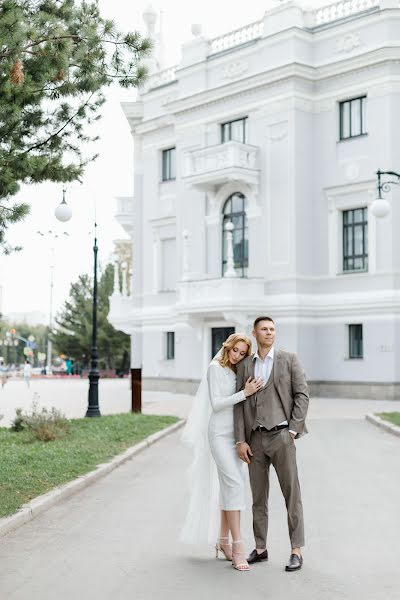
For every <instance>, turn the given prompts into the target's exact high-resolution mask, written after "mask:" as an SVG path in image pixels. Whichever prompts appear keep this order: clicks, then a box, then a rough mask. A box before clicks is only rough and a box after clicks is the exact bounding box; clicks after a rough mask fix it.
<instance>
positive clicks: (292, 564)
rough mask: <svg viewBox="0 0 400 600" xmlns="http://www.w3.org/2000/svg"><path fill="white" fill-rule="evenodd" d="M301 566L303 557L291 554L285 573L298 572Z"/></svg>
mask: <svg viewBox="0 0 400 600" xmlns="http://www.w3.org/2000/svg"><path fill="white" fill-rule="evenodd" d="M302 566H303V557H302V556H298V555H297V554H291V555H290V558H289V562H288V563H287V565H286V567H285V571H299V570H300V569H301V567H302Z"/></svg>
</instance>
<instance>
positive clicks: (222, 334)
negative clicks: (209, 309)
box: [211, 327, 235, 358]
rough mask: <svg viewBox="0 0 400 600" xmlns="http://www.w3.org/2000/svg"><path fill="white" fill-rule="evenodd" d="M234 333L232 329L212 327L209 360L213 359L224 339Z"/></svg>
mask: <svg viewBox="0 0 400 600" xmlns="http://www.w3.org/2000/svg"><path fill="white" fill-rule="evenodd" d="M232 333H235V328H234V327H213V328H212V329H211V358H213V357H214V356H215V355H216V354H217V352H218V350H219V349H220V348H221V346H222V344H223V343H224V342H225V340H226V338H227V337H229V336H230V335H231V334H232Z"/></svg>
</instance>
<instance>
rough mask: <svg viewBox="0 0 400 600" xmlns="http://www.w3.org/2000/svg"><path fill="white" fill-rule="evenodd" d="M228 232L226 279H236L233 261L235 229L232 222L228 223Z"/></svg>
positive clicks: (226, 225) (226, 229)
mask: <svg viewBox="0 0 400 600" xmlns="http://www.w3.org/2000/svg"><path fill="white" fill-rule="evenodd" d="M224 229H225V231H226V269H225V273H224V277H236V271H235V262H234V260H233V229H234V225H233V223H232V221H227V223H226V224H225V227H224Z"/></svg>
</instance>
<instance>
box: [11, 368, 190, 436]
mask: <svg viewBox="0 0 400 600" xmlns="http://www.w3.org/2000/svg"><path fill="white" fill-rule="evenodd" d="M88 385H89V384H88V380H87V379H33V380H32V381H31V385H30V388H29V389H28V388H27V386H26V383H25V382H24V381H22V380H12V381H8V382H7V384H6V385H5V386H4V388H3V389H1V388H0V415H3V419H2V420H1V421H0V426H1V427H8V426H9V425H10V423H11V421H12V420H13V418H14V417H15V409H16V408H17V407H21V408H23V409H24V410H29V409H30V408H31V407H32V402H33V400H34V398H35V399H36V401H37V402H38V404H39V406H46V407H48V408H51V407H52V406H55V407H56V408H58V409H59V410H61V411H62V412H63V413H64V414H65V415H66V416H67V417H68V418H70V419H73V418H81V417H84V416H85V413H86V409H87V403H88ZM129 385H130V384H129V380H128V379H100V382H99V404H100V410H101V412H102V414H104V415H106V414H115V413H120V412H128V411H130V409H131V397H130V387H129ZM190 402H191V397H190V396H185V395H183V394H170V393H163V394H160V393H157V392H144V394H143V412H144V413H147V414H167V413H166V411H168V414H174V415H177V416H183V417H184V416H186V414H187V411H188V409H189V406H190ZM171 411H172V412H171Z"/></svg>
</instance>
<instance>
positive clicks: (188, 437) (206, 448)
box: [179, 350, 221, 544]
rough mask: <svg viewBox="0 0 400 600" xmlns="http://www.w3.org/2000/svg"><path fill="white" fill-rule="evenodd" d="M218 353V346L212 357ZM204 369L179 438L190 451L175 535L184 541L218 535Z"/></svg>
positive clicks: (208, 539)
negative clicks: (183, 509) (184, 503)
mask: <svg viewBox="0 0 400 600" xmlns="http://www.w3.org/2000/svg"><path fill="white" fill-rule="evenodd" d="M220 356H221V350H220V351H219V352H218V353H217V354H216V355H215V356H214V358H213V361H216V360H218V358H219V357H220ZM208 371H209V369H207V372H206V374H205V375H204V377H203V379H202V380H201V383H200V386H199V389H198V390H197V393H196V396H195V398H194V400H193V405H192V408H191V411H190V414H189V417H188V419H187V422H186V425H185V428H184V430H183V433H182V441H183V442H184V443H185V444H186V445H188V446H190V448H191V450H192V453H193V455H192V462H191V464H190V467H189V469H188V480H189V489H190V500H189V507H188V511H187V514H186V518H185V522H184V525H183V527H182V530H181V533H180V536H179V539H180V541H181V542H185V543H187V544H201V543H215V541H216V540H217V538H218V535H219V514H220V513H219V482H218V474H217V468H216V466H215V462H214V460H213V458H212V455H211V450H210V444H209V442H208V422H209V420H210V416H211V412H212V407H211V401H210V392H209V385H208Z"/></svg>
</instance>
